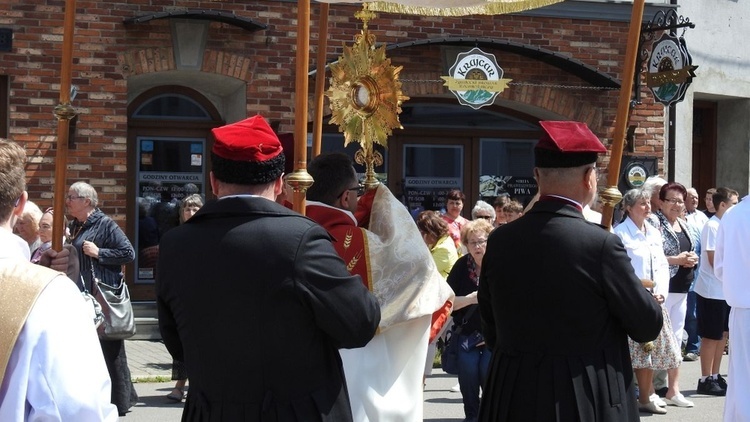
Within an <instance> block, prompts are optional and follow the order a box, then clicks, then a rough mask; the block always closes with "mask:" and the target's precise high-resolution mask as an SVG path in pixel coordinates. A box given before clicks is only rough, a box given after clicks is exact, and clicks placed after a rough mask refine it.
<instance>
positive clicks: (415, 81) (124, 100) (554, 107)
mask: <svg viewBox="0 0 750 422" xmlns="http://www.w3.org/2000/svg"><path fill="white" fill-rule="evenodd" d="M64 4H65V2H64V1H63V0H37V1H33V2H32V1H28V0H6V1H4V2H2V3H1V4H0V27H8V28H12V29H13V31H14V38H13V51H12V52H5V53H3V52H0V75H7V76H8V77H9V83H10V99H9V106H10V113H9V116H10V122H9V138H11V139H13V140H15V141H17V142H20V143H22V144H24V146H25V147H26V148H27V150H28V152H29V156H30V163H29V167H28V175H29V192H30V197H31V199H32V200H35V201H36V202H38V203H39V204H40V205H41V206H42V207H44V206H47V205H51V197H52V190H53V188H52V184H53V173H54V164H55V162H54V147H55V142H56V134H57V122H56V120H55V118H54V116H53V114H52V109H53V108H54V106H55V105H57V103H58V97H59V85H60V79H59V78H60V65H61V49H62V47H61V46H62V34H63V28H62V22H63V8H64ZM182 8H190V9H217V10H218V9H220V10H222V11H226V12H234V13H236V14H237V15H238V16H242V17H246V18H250V19H253V20H255V21H257V22H258V23H262V24H265V25H268V28H267V29H266V30H260V31H256V32H248V31H246V30H243V29H241V28H238V27H236V26H231V25H228V24H223V23H217V22H212V23H211V24H210V27H209V33H208V37H207V42H206V45H205V51H204V55H203V62H202V65H201V71H202V72H207V73H214V74H220V75H225V76H230V77H232V78H237V79H240V80H243V81H245V82H246V84H247V85H246V86H247V88H246V96H247V105H246V114H247V115H253V114H256V113H261V114H263V115H264V116H265V117H267V118H268V119H270V120H273V121H278V122H280V126H279V130H280V131H281V132H292V131H293V127H294V79H295V75H294V70H295V49H296V46H295V43H296V35H297V34H296V31H297V22H296V13H297V9H296V3H295V2H290V1H263V2H254V3H253V4H249V3H248V2H240V1H222V2H218V1H187V2H186V1H179V2H178V1H168V0H165V1H160V2H154V1H151V0H131V1H128V2H110V1H94V0H89V1H78V2H77V10H76V13H77V23H76V34H75V43H74V49H75V52H74V57H75V58H74V65H73V84H75V85H77V86H78V87H79V88H80V91H79V94H78V96H77V97H76V99H75V101H74V102H73V105H74V107H75V108H76V110H77V112H78V122H77V130H76V134H75V147H74V149H72V150H71V151H70V153H69V164H68V184H69V183H72V182H74V181H76V180H86V181H88V182H90V183H91V184H92V185H94V186H95V187H96V188H97V190H98V191H99V194H100V201H101V202H102V203H103V207H102V208H103V210H104V211H105V212H106V213H108V214H110V215H112V216H113V217H114V218H116V219H118V220H120V221H121V223H122V224H123V225H125V221H124V218H125V214H126V210H127V207H129V206H133V205H132V204H129V203H128V195H127V193H126V186H127V183H126V181H127V178H128V177H132V174H129V172H128V168H127V152H128V144H127V135H128V118H127V109H128V101H129V98H128V78H130V77H132V76H135V75H144V74H148V73H158V72H162V71H166V70H174V69H175V68H176V65H175V60H174V54H173V43H172V42H173V40H172V32H171V29H170V22H169V20H168V19H161V20H153V21H150V22H147V23H143V24H135V25H127V26H126V25H124V24H123V20H124V19H126V18H131V17H135V16H141V15H145V14H152V13H158V12H164V11H169V10H181V9H182ZM356 10H357V8H355V7H352V6H338V5H332V6H331V11H330V15H329V25H328V37H329V42H328V55H327V57H328V60H329V61H330V60H333V59H335V58H338V56H339V55H340V54H341V46H342V43H347V44H351V42H352V39H353V36H354V34H355V33H356V32H358V31H359V29H360V28H361V26H360V24H359V22H358V21H357V20H356V19H354V17H353V15H354V12H355V11H356ZM312 12H313V16H312V21H311V32H312V33H311V50H312V53H311V62H312V63H311V68H312V67H313V66H314V60H315V54H316V52H315V50H316V42H317V38H318V25H317V22H318V8H317V7H316V6H315V5H313V7H312ZM370 30H371V32H372V33H373V34H375V35H376V37H377V41H378V42H379V43H386V44H392V43H403V42H404V41H409V40H414V41H419V40H426V39H437V38H444V37H481V38H487V39H502V40H508V41H512V42H515V43H519V44H523V45H528V46H533V47H539V48H543V49H546V50H549V51H552V52H556V53H561V54H564V55H567V56H569V57H571V58H573V59H576V60H579V61H581V62H583V63H585V64H587V65H589V66H591V67H593V68H596V69H598V70H599V71H600V72H603V73H606V74H608V75H610V76H612V77H615V78H618V79H619V78H620V77H621V68H622V62H623V59H624V56H625V40H626V37H627V31H628V25H627V23H622V22H607V21H591V20H573V19H559V18H539V17H528V16H519V15H513V16H472V17H463V18H460V17H414V16H406V15H390V14H381V15H380V16H379V17H378V18H377V19H375V20H374V21H372V22H371V23H370ZM483 49H484V50H485V51H487V52H488V53H494V54H495V55H496V57H497V60H498V62H499V63H500V65H501V67H503V69H504V70H505V77H506V78H511V79H513V84H511V86H510V87H509V88H508V89H507V90H506V91H505V92H503V93H502V94H501V96H500V98H501V99H502V100H507V101H511V102H510V103H508V104H513V103H520V104H525V105H526V106H529V108H531V109H540V110H545V111H546V112H549V113H551V114H554V115H559V116H561V117H563V118H568V119H576V120H582V121H585V122H587V123H589V124H590V126H591V127H592V129H593V130H594V131H595V132H596V133H597V134H598V135H599V136H600V137H601V138H602V139H603V140H604V141H605V143H606V144H609V143H610V142H611V137H612V133H613V125H614V119H615V114H616V107H617V101H618V95H619V92H618V91H617V90H593V89H574V88H570V87H571V86H586V85H588V84H587V82H585V81H583V80H581V79H580V78H579V77H577V76H575V75H573V74H570V73H566V72H565V71H563V70H560V69H559V68H557V67H554V66H552V65H549V64H547V63H544V62H541V61H538V60H535V59H532V58H529V57H524V56H521V55H518V54H514V53H510V52H507V51H500V50H497V51H493V49H492V48H483ZM441 54H442V53H441V46H440V45H420V46H414V47H402V48H397V49H393V50H390V51H389V54H388V55H389V57H390V58H391V60H392V63H393V64H394V65H396V66H403V67H404V70H403V71H402V73H401V79H402V80H404V83H403V89H404V91H405V94H406V95H408V96H410V97H411V98H412V100H415V99H429V98H453V96H452V94H451V93H450V92H448V91H447V90H446V88H445V87H443V86H442V81H440V80H439V79H440V78H439V77H440V76H441V75H445V74H447V70H446V69H444V60H443V57H442V55H441ZM165 83H166V84H168V83H169V81H165ZM313 87H314V81H313V80H311V82H310V89H311V90H312V89H313ZM642 91H643V95H642V96H641V98H642V99H643V104H642V105H639V106H638V107H636V109H635V111H634V113H633V115H632V117H631V124H637V125H638V129H637V131H636V135H637V136H636V140H637V141H636V155H649V156H655V157H659V158H661V157H662V155H663V150H664V147H663V143H664V110H663V107H662V106H661V105H660V104H654V103H653V101H652V97H651V95H650V93H648V91H647V90H646V89H645V88H643V87H642ZM311 107H312V104H311ZM310 116H312V113H311V114H310ZM326 121H327V120H326ZM607 162H608V157H605V158H604V159H603V160H602V161H601V165H602V166H606V165H607Z"/></svg>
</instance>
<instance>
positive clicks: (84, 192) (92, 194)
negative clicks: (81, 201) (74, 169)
mask: <svg viewBox="0 0 750 422" xmlns="http://www.w3.org/2000/svg"><path fill="white" fill-rule="evenodd" d="M70 190H72V191H74V192H75V193H76V195H78V196H80V197H83V198H87V199H88V200H89V201H91V206H92V207H93V208H96V207H97V206H98V205H99V196H98V195H97V194H96V189H94V187H93V186H91V185H89V184H88V183H86V182H75V183H73V184H72V185H70Z"/></svg>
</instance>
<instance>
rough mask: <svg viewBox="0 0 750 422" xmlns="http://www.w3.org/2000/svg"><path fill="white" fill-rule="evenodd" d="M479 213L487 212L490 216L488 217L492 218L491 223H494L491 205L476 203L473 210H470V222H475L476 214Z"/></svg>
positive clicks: (480, 201) (493, 212)
mask: <svg viewBox="0 0 750 422" xmlns="http://www.w3.org/2000/svg"><path fill="white" fill-rule="evenodd" d="M479 211H487V212H488V213H489V214H490V217H492V221H495V217H496V215H495V208H494V207H493V206H492V205H490V204H488V203H486V202H484V201H482V200H479V201H477V204H476V205H474V208H473V209H472V210H471V219H472V220H475V219H476V218H477V213H478V212H479Z"/></svg>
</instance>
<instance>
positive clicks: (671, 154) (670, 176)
mask: <svg viewBox="0 0 750 422" xmlns="http://www.w3.org/2000/svg"><path fill="white" fill-rule="evenodd" d="M669 3H670V4H672V5H677V0H669ZM669 33H670V35H677V29H670V30H669ZM668 113H669V118H668V125H669V126H668V127H667V164H668V165H667V181H669V182H674V177H675V168H676V166H675V155H676V154H675V152H676V140H675V137H676V130H675V128H676V125H677V106H676V104H675V103H671V104H670V105H669V108H668Z"/></svg>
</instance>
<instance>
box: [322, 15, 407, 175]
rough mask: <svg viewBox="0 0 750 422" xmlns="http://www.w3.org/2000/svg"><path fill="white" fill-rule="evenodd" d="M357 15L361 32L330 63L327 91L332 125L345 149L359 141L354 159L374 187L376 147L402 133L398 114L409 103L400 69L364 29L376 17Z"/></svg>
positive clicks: (380, 159)
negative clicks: (336, 59)
mask: <svg viewBox="0 0 750 422" xmlns="http://www.w3.org/2000/svg"><path fill="white" fill-rule="evenodd" d="M355 16H356V17H357V18H358V19H360V20H362V22H363V26H362V31H361V32H360V33H359V34H357V35H355V37H354V44H353V45H352V46H351V47H347V46H344V52H343V55H342V56H341V57H340V58H339V60H338V61H337V62H336V63H333V64H331V66H330V68H331V79H330V86H329V90H328V91H326V92H325V95H326V96H327V97H328V99H329V101H330V107H331V112H332V115H331V120H330V122H331V123H332V124H336V125H338V126H339V132H343V133H344V146H347V145H349V144H350V143H351V142H359V144H360V146H361V149H360V150H359V151H357V154H356V155H355V160H356V161H357V163H359V164H363V165H365V167H366V169H367V170H366V173H365V181H364V184H365V186H367V187H368V188H372V187H374V186H376V185H377V184H378V181H377V179H376V178H375V170H374V167H375V166H379V165H381V164H382V163H383V156H382V155H381V154H380V153H379V152H377V151H375V150H374V144H380V145H383V146H384V147H387V146H388V137H389V136H390V135H391V134H392V133H393V129H394V128H399V129H403V127H401V123H400V122H399V119H398V115H399V114H400V113H401V104H402V103H403V102H404V101H406V100H408V99H409V97H407V96H405V95H404V94H403V92H402V91H401V82H400V81H399V80H398V75H399V73H400V72H401V69H402V66H399V67H394V66H392V65H391V60H390V59H388V58H386V56H385V47H384V46H381V47H379V48H376V47H375V35H373V34H370V33H369V32H368V30H367V22H368V21H369V20H370V19H372V18H373V17H374V16H375V14H374V13H373V12H371V11H369V10H368V9H367V8H366V7H365V9H364V10H362V11H360V12H357V13H356V14H355Z"/></svg>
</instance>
